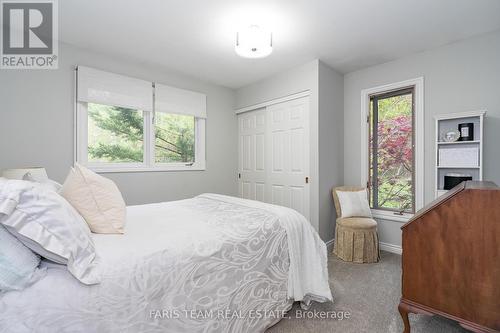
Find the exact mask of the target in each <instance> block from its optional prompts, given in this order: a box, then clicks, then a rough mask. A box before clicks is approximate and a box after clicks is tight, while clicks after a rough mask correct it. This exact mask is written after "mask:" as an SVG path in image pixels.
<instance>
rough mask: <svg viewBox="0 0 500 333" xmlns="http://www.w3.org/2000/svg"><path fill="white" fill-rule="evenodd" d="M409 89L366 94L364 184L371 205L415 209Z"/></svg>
mask: <svg viewBox="0 0 500 333" xmlns="http://www.w3.org/2000/svg"><path fill="white" fill-rule="evenodd" d="M413 91H414V90H413V88H408V89H401V90H397V91H392V92H389V93H384V94H378V95H372V96H370V117H369V168H370V169H369V186H368V188H369V193H370V205H371V207H372V208H373V209H381V210H390V211H397V212H401V213H403V212H405V213H414V212H415V186H414V176H413V175H414V157H415V154H414V149H413V147H414V135H413V128H414V117H413V94H414V93H413Z"/></svg>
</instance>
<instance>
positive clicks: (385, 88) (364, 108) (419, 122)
mask: <svg viewBox="0 0 500 333" xmlns="http://www.w3.org/2000/svg"><path fill="white" fill-rule="evenodd" d="M410 87H413V88H414V89H415V95H414V101H413V102H414V104H415V105H414V113H415V126H414V129H413V131H414V133H415V141H414V144H415V148H414V149H415V157H414V158H415V161H414V165H415V171H414V173H415V184H414V185H415V211H418V210H419V209H421V208H422V207H423V206H424V165H425V164H424V78H423V77H419V78H415V79H411V80H406V81H401V82H396V83H391V84H386V85H382V86H378V87H373V88H368V89H363V90H362V91H361V184H362V186H366V185H367V184H368V179H369V172H370V165H369V163H370V161H369V157H368V154H369V147H368V145H369V143H368V141H369V124H368V121H367V120H368V119H369V118H368V117H369V116H370V96H371V95H376V94H382V93H387V92H390V91H394V90H400V89H404V88H410ZM372 215H373V217H375V218H380V219H383V220H389V221H397V222H407V221H408V220H409V219H410V218H411V217H412V216H413V214H410V213H402V214H401V213H397V212H392V211H386V210H380V209H372Z"/></svg>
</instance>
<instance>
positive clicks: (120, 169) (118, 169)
mask: <svg viewBox="0 0 500 333" xmlns="http://www.w3.org/2000/svg"><path fill="white" fill-rule="evenodd" d="M85 167H87V168H89V169H90V170H92V171H94V172H97V173H130V172H176V171H204V170H206V167H205V163H195V164H193V165H158V166H143V165H140V166H139V165H138V166H130V165H129V166H119V165H113V166H98V165H85Z"/></svg>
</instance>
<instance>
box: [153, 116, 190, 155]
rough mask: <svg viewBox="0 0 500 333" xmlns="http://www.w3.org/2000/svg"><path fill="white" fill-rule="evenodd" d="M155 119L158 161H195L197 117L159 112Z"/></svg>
mask: <svg viewBox="0 0 500 333" xmlns="http://www.w3.org/2000/svg"><path fill="white" fill-rule="evenodd" d="M155 119H156V122H155V140H156V142H155V161H156V163H173V162H174V163H175V162H182V163H194V151H195V140H194V137H195V130H194V128H195V118H194V117H193V116H185V115H177V114H168V113H158V114H156V117H155Z"/></svg>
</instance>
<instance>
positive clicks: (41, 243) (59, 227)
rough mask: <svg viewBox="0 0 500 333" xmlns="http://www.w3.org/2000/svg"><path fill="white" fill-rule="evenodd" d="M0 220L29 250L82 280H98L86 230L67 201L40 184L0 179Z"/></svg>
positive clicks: (95, 259) (94, 259)
mask: <svg viewBox="0 0 500 333" xmlns="http://www.w3.org/2000/svg"><path fill="white" fill-rule="evenodd" d="M0 184H1V186H0V213H2V214H0V224H2V225H3V226H4V227H5V228H6V229H7V230H8V231H9V232H10V233H11V234H12V235H14V236H15V237H16V238H17V239H19V240H20V241H21V242H22V243H23V244H24V245H25V246H27V247H28V248H30V249H31V250H32V251H33V252H35V253H37V254H39V255H40V256H42V257H45V258H47V259H49V260H52V261H54V262H57V263H60V264H65V265H67V267H68V270H69V272H70V273H71V274H73V276H75V277H76V278H77V279H78V280H80V281H81V282H83V283H85V284H95V283H98V282H99V280H100V275H99V270H98V263H99V259H98V257H97V254H96V252H95V248H94V243H93V241H92V238H91V236H90V230H89V228H88V226H87V224H86V223H85V221H84V220H83V218H82V217H81V216H80V215H79V214H78V212H77V211H76V210H75V209H74V208H73V207H71V205H70V204H69V203H68V202H67V201H66V200H65V199H64V198H63V197H61V196H60V195H59V194H57V193H56V192H54V191H52V190H49V189H47V188H46V187H44V186H42V185H41V184H38V183H34V182H28V181H23V180H8V181H7V182H4V183H0Z"/></svg>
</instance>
